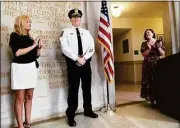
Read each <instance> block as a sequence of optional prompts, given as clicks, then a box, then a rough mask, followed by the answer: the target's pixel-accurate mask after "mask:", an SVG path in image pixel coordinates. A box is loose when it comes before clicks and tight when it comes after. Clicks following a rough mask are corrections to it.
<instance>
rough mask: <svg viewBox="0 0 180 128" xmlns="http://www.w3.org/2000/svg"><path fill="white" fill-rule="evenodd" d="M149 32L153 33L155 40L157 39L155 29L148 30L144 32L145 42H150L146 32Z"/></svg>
mask: <svg viewBox="0 0 180 128" xmlns="http://www.w3.org/2000/svg"><path fill="white" fill-rule="evenodd" d="M147 31H151V32H152V33H153V38H154V39H155V38H156V34H155V32H154V30H153V29H146V30H145V32H144V39H145V40H148V38H147V37H146V32H147Z"/></svg>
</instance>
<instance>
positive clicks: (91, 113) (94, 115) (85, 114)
mask: <svg viewBox="0 0 180 128" xmlns="http://www.w3.org/2000/svg"><path fill="white" fill-rule="evenodd" d="M84 116H87V117H91V118H98V115H97V114H96V113H94V112H84Z"/></svg>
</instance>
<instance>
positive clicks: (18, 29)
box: [14, 15, 30, 35]
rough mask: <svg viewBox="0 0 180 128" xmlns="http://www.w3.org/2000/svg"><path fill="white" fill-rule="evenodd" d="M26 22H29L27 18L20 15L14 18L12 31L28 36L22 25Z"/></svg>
mask: <svg viewBox="0 0 180 128" xmlns="http://www.w3.org/2000/svg"><path fill="white" fill-rule="evenodd" d="M27 20H30V18H29V16H27V15H20V16H18V17H16V19H15V22H14V30H15V32H17V33H18V34H19V35H26V34H28V35H29V32H27V31H26V30H25V29H24V24H25V23H26V22H27Z"/></svg>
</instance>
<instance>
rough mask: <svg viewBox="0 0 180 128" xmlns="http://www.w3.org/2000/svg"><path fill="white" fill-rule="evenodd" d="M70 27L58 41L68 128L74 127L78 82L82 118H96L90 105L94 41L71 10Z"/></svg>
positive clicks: (79, 14)
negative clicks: (63, 68)
mask: <svg viewBox="0 0 180 128" xmlns="http://www.w3.org/2000/svg"><path fill="white" fill-rule="evenodd" d="M68 17H69V18H70V21H71V23H72V27H70V28H66V29H64V30H63V32H62V34H61V37H60V41H61V48H62V53H63V55H64V57H65V60H66V64H67V71H68V84H69V89H68V100H67V102H68V108H67V110H66V115H67V118H68V124H69V126H76V122H75V120H74V117H75V111H76V110H77V107H78V90H79V84H80V80H81V83H82V90H83V100H84V103H83V108H84V116H87V117H91V118H97V117H98V115H97V114H96V113H94V112H93V111H92V105H91V66H90V61H91V57H92V55H93V53H94V51H95V49H94V40H93V37H92V36H91V34H90V32H89V31H88V30H86V29H83V28H81V27H80V23H81V17H82V12H81V10H78V9H72V10H70V11H69V13H68Z"/></svg>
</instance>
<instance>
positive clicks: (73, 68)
mask: <svg viewBox="0 0 180 128" xmlns="http://www.w3.org/2000/svg"><path fill="white" fill-rule="evenodd" d="M65 60H66V64H67V71H68V84H69V89H68V99H67V103H68V108H67V110H66V115H67V117H68V118H74V117H75V111H76V110H77V107H78V91H79V85H80V79H81V82H82V91H83V101H84V103H83V108H84V112H91V111H92V105H91V66H90V61H86V63H85V65H83V66H77V65H76V62H75V61H73V60H71V59H69V58H68V57H65Z"/></svg>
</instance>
